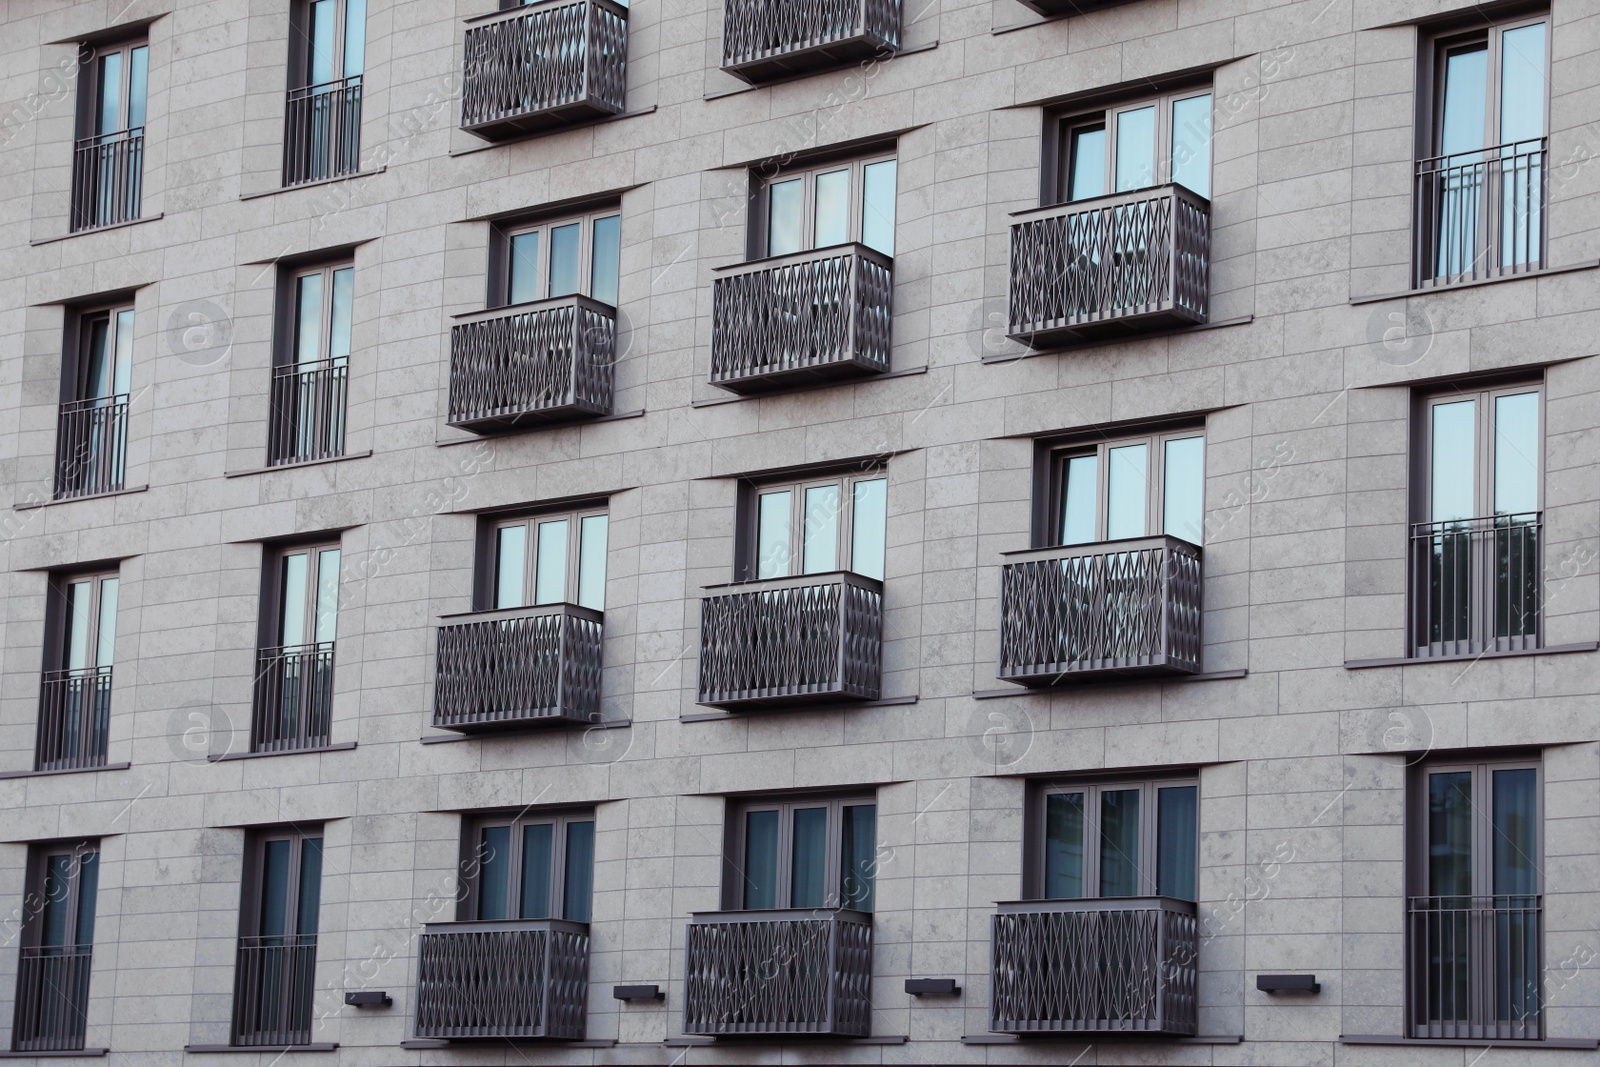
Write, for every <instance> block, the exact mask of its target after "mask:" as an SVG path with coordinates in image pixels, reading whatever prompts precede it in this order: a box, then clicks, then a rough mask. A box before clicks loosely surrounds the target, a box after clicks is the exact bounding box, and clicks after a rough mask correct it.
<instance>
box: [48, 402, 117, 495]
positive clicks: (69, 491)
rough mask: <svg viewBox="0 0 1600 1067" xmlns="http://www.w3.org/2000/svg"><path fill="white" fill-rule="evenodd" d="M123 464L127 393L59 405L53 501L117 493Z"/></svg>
mask: <svg viewBox="0 0 1600 1067" xmlns="http://www.w3.org/2000/svg"><path fill="white" fill-rule="evenodd" d="M127 465H128V394H127V393H116V394H113V395H111V396H102V397H94V398H92V399H89V400H74V401H72V402H71V403H67V404H62V405H61V413H60V417H59V419H58V422H57V426H56V484H55V493H56V499H57V500H68V499H71V498H72V497H77V496H94V495H95V494H97V493H115V492H120V491H121V490H122V489H123V488H124V479H125V477H126V475H127Z"/></svg>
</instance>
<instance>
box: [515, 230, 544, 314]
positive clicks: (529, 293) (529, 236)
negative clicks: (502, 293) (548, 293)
mask: <svg viewBox="0 0 1600 1067" xmlns="http://www.w3.org/2000/svg"><path fill="white" fill-rule="evenodd" d="M507 292H508V294H509V295H508V299H509V301H510V302H511V303H513V304H525V303H527V302H528V301H530V300H537V299H539V231H538V230H531V231H529V232H528V233H519V234H513V235H512V237H511V277H510V280H509V283H508V289H507Z"/></svg>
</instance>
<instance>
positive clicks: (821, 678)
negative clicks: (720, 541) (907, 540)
mask: <svg viewBox="0 0 1600 1067" xmlns="http://www.w3.org/2000/svg"><path fill="white" fill-rule="evenodd" d="M734 590H735V591H733V592H728V593H718V594H717V595H715V596H709V597H706V598H705V599H704V600H702V601H701V602H700V686H699V698H698V699H699V702H700V703H702V704H708V705H711V706H713V707H722V708H739V707H758V706H761V705H775V704H784V703H795V702H798V701H817V700H830V699H831V700H876V699H878V694H879V683H880V677H881V673H882V670H881V669H882V661H883V583H881V582H879V581H877V580H876V579H874V578H867V577H865V576H863V575H860V574H855V573H852V572H849V571H837V572H834V573H831V574H807V575H803V576H800V577H795V578H772V579H765V580H762V581H755V582H743V583H739V584H738V585H737V586H735V587H734Z"/></svg>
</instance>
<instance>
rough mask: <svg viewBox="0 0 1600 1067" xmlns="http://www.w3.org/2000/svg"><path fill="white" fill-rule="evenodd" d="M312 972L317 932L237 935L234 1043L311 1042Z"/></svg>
mask: <svg viewBox="0 0 1600 1067" xmlns="http://www.w3.org/2000/svg"><path fill="white" fill-rule="evenodd" d="M316 971H317V935H316V934H278V935H275V936H266V937H241V938H239V947H238V953H237V956H236V963H235V966H234V973H233V1034H232V1037H233V1040H232V1044H235V1045H247V1046H252V1047H255V1046H263V1045H265V1046H269V1047H281V1046H283V1045H306V1044H309V1043H310V1042H311V1030H312V1022H313V1018H312V1011H311V1009H312V996H313V995H314V994H315V992H316V978H317V975H316Z"/></svg>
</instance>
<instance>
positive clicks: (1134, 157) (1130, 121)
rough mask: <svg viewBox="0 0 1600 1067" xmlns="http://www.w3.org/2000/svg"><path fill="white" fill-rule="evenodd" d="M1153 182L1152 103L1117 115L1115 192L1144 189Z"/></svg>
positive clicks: (1153, 116) (1154, 179) (1154, 150)
mask: <svg viewBox="0 0 1600 1067" xmlns="http://www.w3.org/2000/svg"><path fill="white" fill-rule="evenodd" d="M1155 183H1156V109H1155V106H1154V105H1151V106H1150V107H1142V108H1139V109H1138V110H1137V111H1124V112H1122V113H1121V114H1119V115H1118V116H1117V192H1119V193H1121V192H1126V191H1127V190H1129V189H1145V188H1148V187H1149V186H1152V185H1154V184H1155Z"/></svg>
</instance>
